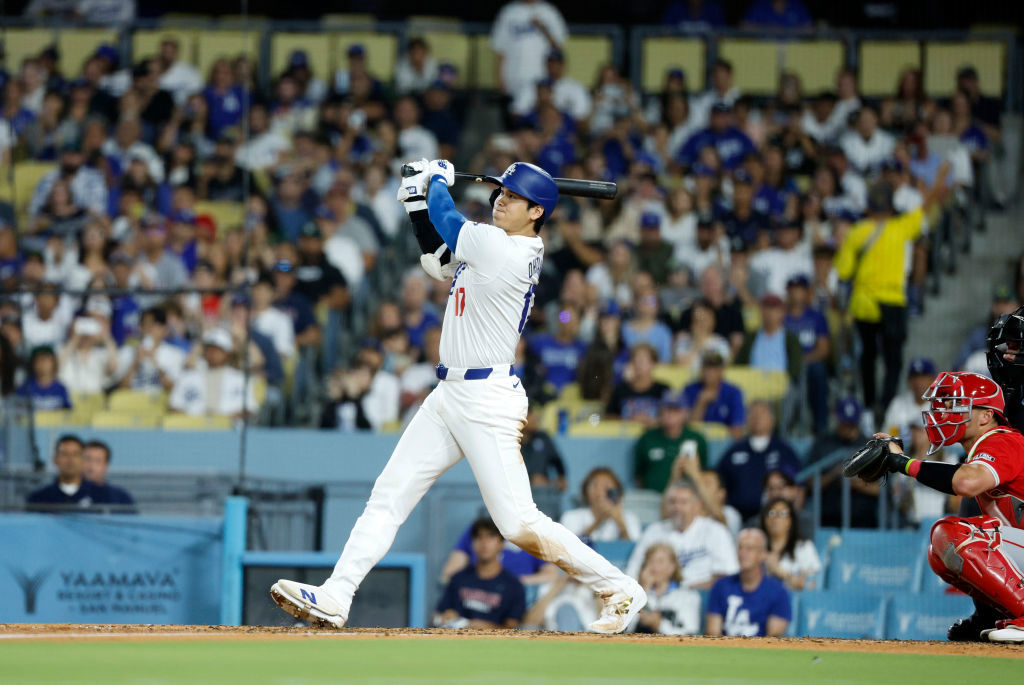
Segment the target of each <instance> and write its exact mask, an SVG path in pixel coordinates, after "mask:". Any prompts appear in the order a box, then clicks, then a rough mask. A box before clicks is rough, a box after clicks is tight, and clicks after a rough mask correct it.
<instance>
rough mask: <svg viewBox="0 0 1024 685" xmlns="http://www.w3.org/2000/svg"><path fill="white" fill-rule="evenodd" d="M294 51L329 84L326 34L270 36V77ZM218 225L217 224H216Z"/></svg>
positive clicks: (331, 61)
mask: <svg viewBox="0 0 1024 685" xmlns="http://www.w3.org/2000/svg"><path fill="white" fill-rule="evenodd" d="M295 50H305V52H306V55H307V56H308V57H309V68H310V69H311V70H312V72H313V75H314V76H316V77H317V78H321V79H323V80H324V81H325V82H329V81H330V79H331V77H332V75H333V74H334V71H333V70H332V69H331V65H332V64H334V56H333V55H332V54H331V38H330V36H329V35H328V34H326V33H284V32H278V31H275V32H273V33H271V34H270V75H271V76H272V77H274V78H276V77H278V76H280V75H281V74H282V73H283V72H284V71H285V70H286V69H287V68H288V58H289V57H291V54H292V52H293V51H295ZM218 223H219V222H218Z"/></svg>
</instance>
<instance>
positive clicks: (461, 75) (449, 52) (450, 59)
mask: <svg viewBox="0 0 1024 685" xmlns="http://www.w3.org/2000/svg"><path fill="white" fill-rule="evenodd" d="M422 35H423V38H424V39H425V40H426V41H427V45H429V46H430V54H431V56H432V57H433V58H434V60H435V61H436V62H437V63H438V64H443V63H446V62H447V63H448V64H451V65H453V66H454V67H455V68H456V69H457V70H458V84H459V86H460V87H462V86H464V85H465V84H466V82H467V78H468V76H469V72H470V69H471V67H470V61H471V59H472V55H473V45H472V40H471V38H470V37H469V36H467V35H466V34H464V33H456V32H454V31H438V30H437V27H436V26H435V27H434V30H432V31H425V32H424V33H423V34H422Z"/></svg>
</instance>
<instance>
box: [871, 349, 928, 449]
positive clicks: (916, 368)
mask: <svg viewBox="0 0 1024 685" xmlns="http://www.w3.org/2000/svg"><path fill="white" fill-rule="evenodd" d="M937 373H938V371H937V370H936V368H935V362H933V361H932V360H931V359H929V358H927V357H915V358H914V359H911V360H910V365H909V367H908V369H907V387H906V389H905V390H904V391H903V392H901V393H900V394H898V395H896V397H894V398H892V402H890V403H889V407H888V408H887V409H886V410H885V420H884V421H883V422H882V425H881V429H882V430H884V431H886V432H888V433H889V434H890V435H899V436H901V437H902V438H903V439H904V440H908V439H909V436H910V429H911V428H912V427H914V426H919V425H921V411H922V410H924V409H927V408H928V403H927V402H925V401H923V400H922V399H921V396H922V395H924V393H925V391H926V390H927V389H928V386H929V385H931V384H932V381H933V380H935V376H936V374H937Z"/></svg>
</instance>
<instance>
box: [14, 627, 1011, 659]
mask: <svg viewBox="0 0 1024 685" xmlns="http://www.w3.org/2000/svg"><path fill="white" fill-rule="evenodd" d="M470 638H480V639H496V638H504V639H517V640H550V641H576V642H603V641H609V640H610V641H616V642H631V643H643V644H663V645H672V644H677V645H697V646H713V647H746V648H755V649H800V650H811V651H825V652H873V653H898V654H920V655H931V654H937V655H959V656H985V657H997V658H1007V659H1022V658H1024V645H999V644H982V643H952V642H913V641H899V640H835V639H825V638H806V637H805V638H739V637H700V636H675V635H638V634H629V635H594V634H592V633H555V632H547V631H511V630H496V631H482V630H438V629H430V628H426V629H417V628H345V629H343V630H316V629H311V628H302V627H295V628H272V627H263V626H164V625H97V624H70V623H62V624H33V623H6V624H0V642H4V641H7V640H18V641H20V640H30V641H43V640H64V641H78V640H112V641H159V640H210V639H214V640H235V641H246V640H309V639H321V640H322V639H327V640H378V639H424V640H431V639H470Z"/></svg>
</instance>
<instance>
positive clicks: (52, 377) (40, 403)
mask: <svg viewBox="0 0 1024 685" xmlns="http://www.w3.org/2000/svg"><path fill="white" fill-rule="evenodd" d="M29 368H30V369H31V370H32V376H31V377H30V378H29V379H28V380H26V381H25V382H24V383H22V384H21V387H20V388H18V395H19V396H20V397H25V398H27V399H28V400H29V401H30V402H31V403H32V408H33V409H35V410H36V411H57V410H60V409H71V396H70V395H69V394H68V389H67V388H65V387H64V384H63V383H61V382H60V381H59V380H57V355H55V354H54V352H53V348H52V347H37V348H36V349H34V350H32V356H31V357H30V358H29Z"/></svg>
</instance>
